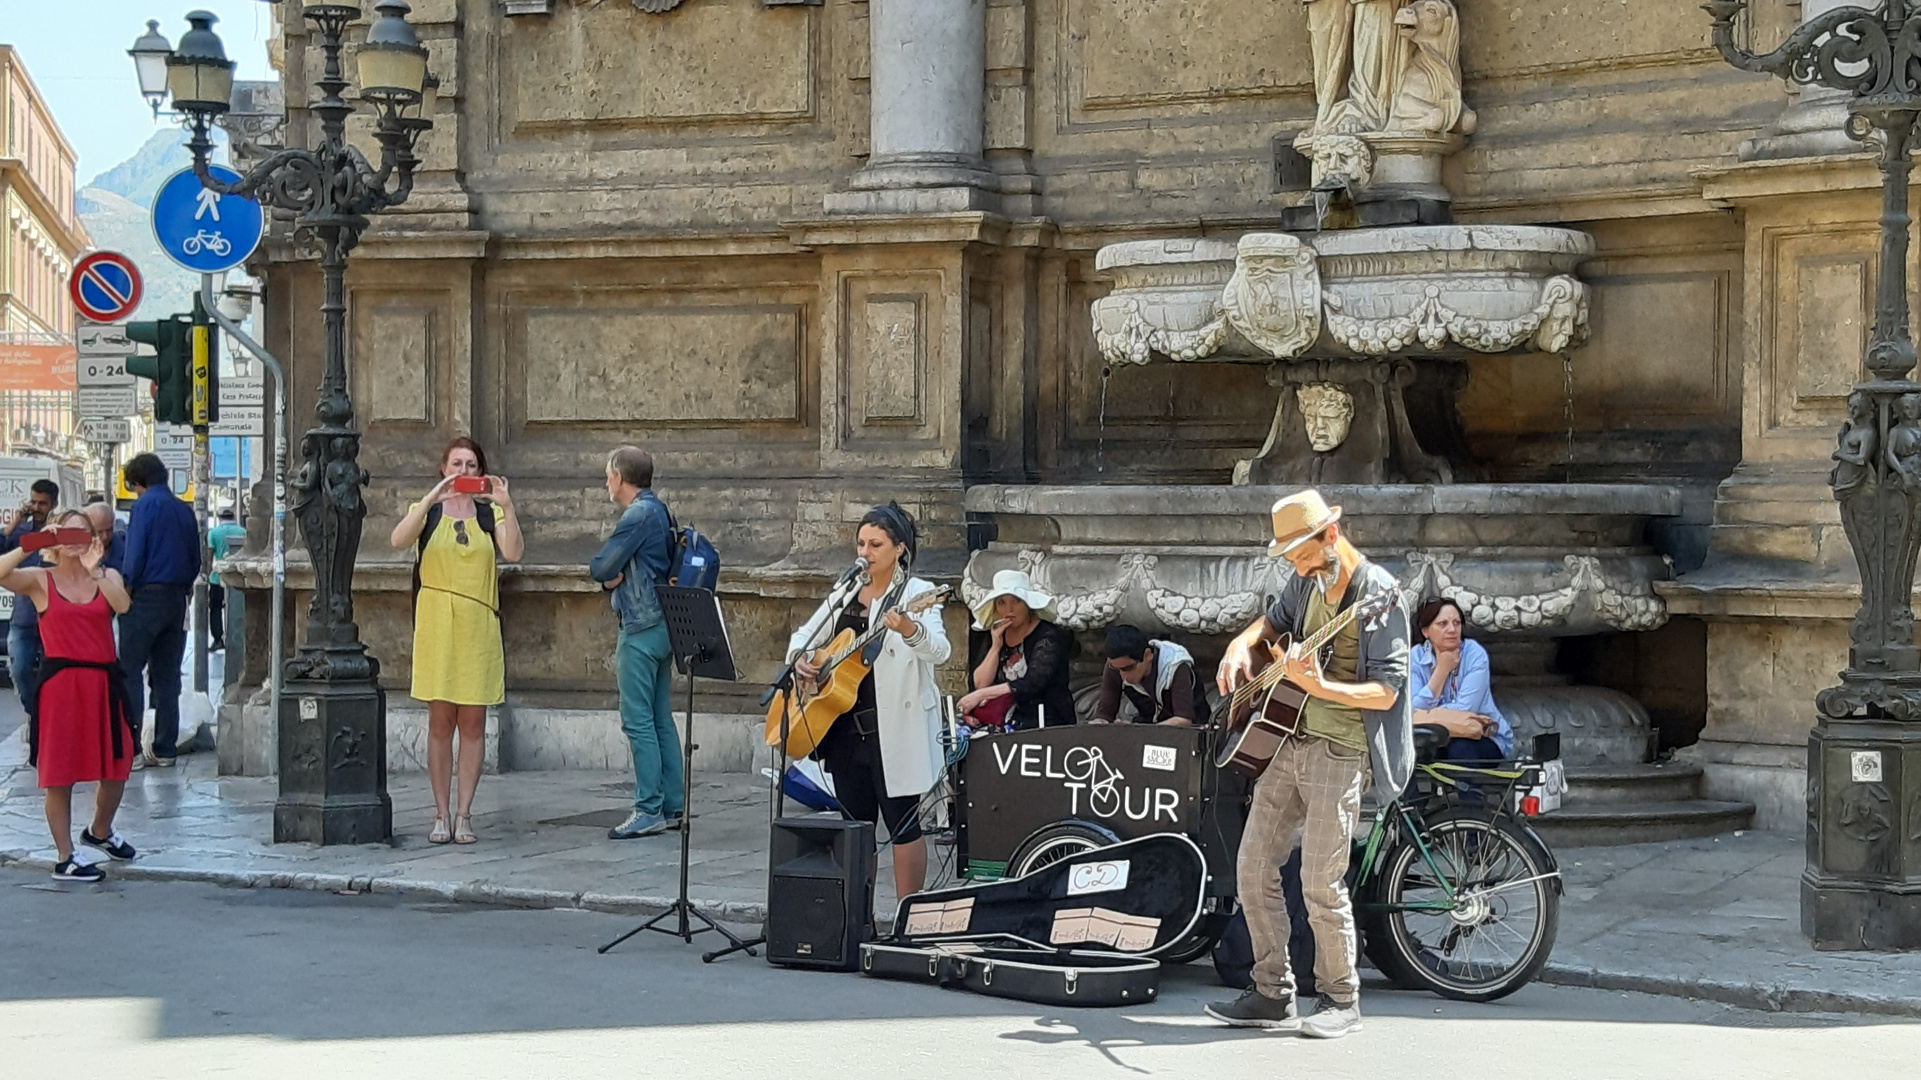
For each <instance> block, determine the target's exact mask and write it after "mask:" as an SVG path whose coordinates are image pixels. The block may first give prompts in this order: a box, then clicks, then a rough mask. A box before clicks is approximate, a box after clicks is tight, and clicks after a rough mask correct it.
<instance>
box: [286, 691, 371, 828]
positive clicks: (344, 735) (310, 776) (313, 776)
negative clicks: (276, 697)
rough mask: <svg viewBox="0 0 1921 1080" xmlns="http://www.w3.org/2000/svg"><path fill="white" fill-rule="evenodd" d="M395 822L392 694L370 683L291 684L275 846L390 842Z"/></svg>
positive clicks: (287, 706) (287, 692) (287, 704)
mask: <svg viewBox="0 0 1921 1080" xmlns="http://www.w3.org/2000/svg"><path fill="white" fill-rule="evenodd" d="M393 818H394V809H393V800H392V799H390V798H389V797H388V795H387V695H386V692H385V691H383V690H381V689H380V687H379V686H378V685H377V684H376V683H374V682H373V681H372V680H367V681H355V682H318V681H311V680H305V679H289V680H288V681H287V684H286V690H285V692H284V694H283V695H282V697H281V699H280V797H279V799H277V800H276V801H275V802H274V808H273V839H274V843H276V844H287V843H296V844H323V845H324V844H378V843H385V842H387V841H390V840H392V839H393V832H394V828H393Z"/></svg>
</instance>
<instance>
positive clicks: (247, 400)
mask: <svg viewBox="0 0 1921 1080" xmlns="http://www.w3.org/2000/svg"><path fill="white" fill-rule="evenodd" d="M266 433H267V379H266V376H264V375H228V376H223V377H222V378H221V380H220V422H219V423H217V424H214V425H213V426H211V427H209V428H208V429H207V434H209V435H217V436H230V435H235V436H240V437H243V438H245V437H257V436H262V435H265V434H266Z"/></svg>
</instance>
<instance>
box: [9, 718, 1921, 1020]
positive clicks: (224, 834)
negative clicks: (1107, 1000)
mask: <svg viewBox="0 0 1921 1080" xmlns="http://www.w3.org/2000/svg"><path fill="white" fill-rule="evenodd" d="M24 758H25V750H24V746H23V744H22V740H21V739H20V738H19V737H18V736H16V737H14V738H13V739H10V740H8V741H7V742H5V743H4V744H0V864H6V863H18V864H21V865H22V866H23V867H30V868H37V867H44V866H50V865H51V863H52V859H53V852H52V845H51V841H50V838H49V837H48V835H47V832H46V826H45V821H44V818H43V817H42V814H41V807H40V793H39V790H38V789H37V788H36V787H35V786H34V780H33V772H32V770H31V769H29V768H27V767H26V766H25V760H24ZM180 761H181V764H180V766H179V767H177V768H174V769H169V770H157V769H156V770H144V771H141V772H138V773H135V774H134V778H133V781H132V783H131V784H130V785H129V786H128V792H127V800H126V805H125V808H124V810H123V811H122V814H121V817H120V819H119V822H118V827H119V829H120V831H121V833H122V835H124V836H125V837H126V838H127V839H128V840H129V841H130V842H132V843H133V844H134V845H135V846H137V847H139V848H140V850H141V855H140V858H139V859H138V860H136V861H134V862H132V863H128V864H124V865H116V866H113V867H112V868H110V870H109V873H110V874H111V875H113V876H115V877H119V878H125V879H139V878H152V879H171V880H194V881H207V882H213V883H218V884H225V885H240V886H249V887H274V888H294V889H314V890H325V891H340V890H355V891H361V892H373V893H388V894H398V895H407V896H413V897H416V898H420V897H433V898H438V899H446V900H454V901H465V902H472V903H480V904H495V905H509V906H519V907H539V908H581V909H587V910H593V911H605V912H614V913H621V914H637V915H638V914H651V913H654V912H657V911H660V910H663V909H664V908H665V907H666V905H667V904H668V903H669V902H670V901H671V900H672V898H673V896H674V895H675V894H676V892H677V890H678V888H679V880H678V868H679V855H680V841H679V837H678V834H675V833H664V834H661V835H659V836H654V837H649V838H646V839H642V840H630V841H618V842H617V841H610V840H608V839H607V838H606V831H607V829H608V827H609V826H611V825H612V824H614V823H616V822H618V821H619V820H620V819H621V818H622V817H624V816H625V815H626V811H627V808H628V806H629V799H630V797H631V790H632V789H631V782H630V781H629V780H627V779H626V778H625V777H623V776H621V775H619V774H615V773H590V772H551V773H509V774H504V775H499V776H488V777H486V778H484V779H483V780H482V782H481V785H480V793H479V795H478V797H477V800H476V804H475V811H476V812H475V816H474V828H475V831H476V832H477V833H478V834H479V835H480V838H481V839H480V842H479V843H477V844H474V845H472V846H466V847H463V846H457V845H447V846H437V845H432V844H429V843H427V839H426V837H427V829H428V827H429V826H430V824H431V819H432V816H433V813H432V807H433V801H432V797H431V795H430V794H429V792H428V789H427V784H426V780H425V778H424V777H422V776H419V775H417V774H410V775H403V776H399V777H396V778H395V780H394V782H393V784H392V785H391V788H390V792H391V795H392V798H393V802H394V828H395V832H396V834H397V839H396V841H395V842H394V843H393V844H392V845H391V846H390V845H385V844H380V845H365V846H357V847H332V848H314V847H308V846H304V845H275V844H272V843H269V842H268V838H269V836H270V835H271V832H272V818H273V799H274V782H273V781H272V780H268V779H254V778H231V777H229V778H222V777H218V776H215V775H214V774H213V773H214V760H213V755H211V754H195V755H190V756H185V757H182V758H181V759H180ZM88 797H89V796H88V795H86V794H85V793H84V792H83V793H82V794H80V795H79V796H77V797H76V800H75V801H76V804H77V806H76V817H80V816H82V815H83V814H84V810H83V809H82V808H83V807H85V806H86V804H87V799H88ZM790 805H791V804H790ZM693 806H694V811H695V815H696V816H695V819H694V824H693V838H692V856H691V876H690V889H689V891H690V893H691V895H692V896H693V897H694V900H695V902H696V905H697V906H698V907H700V908H702V909H704V910H706V911H708V912H709V913H710V914H712V915H714V916H715V917H717V918H725V919H728V920H730V921H733V922H738V923H743V924H749V925H751V924H755V923H758V922H759V921H760V919H761V917H762V913H763V911H764V906H763V904H764V900H765V894H766V874H767V863H766V851H767V823H768V816H769V815H768V809H767V788H766V784H765V781H764V780H763V779H762V778H760V777H758V776H755V775H752V774H744V773H698V774H696V777H695V784H694V800H693ZM933 851H934V855H935V857H936V860H937V862H938V861H940V859H941V856H943V855H946V854H949V852H948V849H945V848H942V847H939V846H936V847H935V848H934V849H933ZM1801 852H1802V847H1801V843H1800V841H1799V839H1798V838H1795V837H1788V836H1780V835H1774V834H1768V833H1757V832H1748V833H1740V834H1734V835H1730V836H1723V837H1718V838H1711V839H1703V840H1687V841H1675V842H1670V843H1659V844H1637V845H1629V846H1624V847H1613V848H1574V849H1564V850H1562V851H1560V852H1557V855H1558V856H1559V858H1560V861H1561V867H1562V870H1563V872H1564V874H1565V877H1566V884H1567V895H1566V897H1565V899H1564V901H1563V904H1562V908H1561V924H1560V934H1559V938H1558V941H1557V943H1556V946H1555V950H1554V955H1553V959H1552V961H1551V963H1550V965H1549V967H1548V970H1547V972H1546V973H1545V974H1544V976H1543V978H1544V979H1545V980H1546V981H1549V982H1554V983H1561V984H1567V985H1576V986H1596V987H1601V988H1605V989H1612V990H1635V991H1641V992H1648V993H1659V994H1669V995H1678V996H1683V997H1693V998H1701V999H1706V1000H1713V1001H1719V1002H1724V1003H1727V1004H1733V1005H1740V1006H1744V1007H1749V1008H1761V1009H1772V1010H1789V1011H1797V1012H1803V1011H1852V1012H1869V1013H1884V1014H1893V1015H1911V1016H1921V955H1915V954H1909V955H1890V954H1879V953H1818V952H1815V951H1813V950H1812V949H1810V948H1809V947H1808V946H1807V945H1806V944H1805V943H1804V942H1803V941H1802V939H1801V937H1800V909H1799V887H1800V873H1801V868H1802V854H1801ZM938 876H944V875H938ZM878 877H879V890H880V894H881V895H880V898H879V902H878V904H877V907H878V908H879V909H880V913H881V914H882V915H883V916H886V915H888V914H890V913H891V912H892V910H893V907H894V898H893V895H892V893H893V889H892V875H891V873H890V872H889V871H888V869H887V868H886V866H885V864H883V867H882V870H881V872H880V874H879V876H878Z"/></svg>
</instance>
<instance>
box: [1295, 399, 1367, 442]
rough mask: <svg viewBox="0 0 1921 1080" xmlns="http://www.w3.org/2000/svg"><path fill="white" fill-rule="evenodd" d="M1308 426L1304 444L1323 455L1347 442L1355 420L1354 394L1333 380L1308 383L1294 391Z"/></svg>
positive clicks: (1303, 419)
mask: <svg viewBox="0 0 1921 1080" xmlns="http://www.w3.org/2000/svg"><path fill="white" fill-rule="evenodd" d="M1294 397H1295V400H1296V401H1298V402H1299V403H1300V406H1301V421H1302V423H1303V424H1304V425H1305V426H1306V427H1307V444H1308V445H1309V446H1311V447H1313V448H1314V452H1315V453H1317V454H1325V453H1327V452H1329V451H1331V450H1334V449H1336V448H1338V447H1339V446H1340V445H1341V444H1342V443H1344V442H1346V441H1347V432H1348V427H1349V426H1350V425H1351V424H1353V422H1354V396H1353V395H1352V394H1349V393H1348V392H1347V391H1346V390H1343V389H1341V388H1340V387H1339V386H1336V385H1334V384H1333V383H1309V384H1307V385H1306V386H1302V387H1300V388H1298V389H1296V390H1295V391H1294Z"/></svg>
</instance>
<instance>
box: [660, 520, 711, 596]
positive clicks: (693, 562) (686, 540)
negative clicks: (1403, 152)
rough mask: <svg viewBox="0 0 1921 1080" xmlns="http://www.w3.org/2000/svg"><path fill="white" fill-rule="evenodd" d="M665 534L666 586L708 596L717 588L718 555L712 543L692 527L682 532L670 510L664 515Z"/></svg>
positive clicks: (683, 529) (682, 529)
mask: <svg viewBox="0 0 1921 1080" xmlns="http://www.w3.org/2000/svg"><path fill="white" fill-rule="evenodd" d="M666 505H667V504H666V503H665V502H662V503H661V506H662V507H665V506H666ZM667 532H668V538H667V584H669V585H679V586H682V587H684V588H689V589H706V590H707V591H709V592H712V591H713V589H714V587H715V586H716V585H718V584H720V552H719V551H717V550H715V548H714V542H713V541H711V540H709V539H707V537H705V536H703V535H701V533H700V531H699V530H697V529H695V528H693V527H692V526H688V527H686V528H682V527H681V526H680V523H679V522H677V521H675V520H674V512H673V511H672V510H669V511H667Z"/></svg>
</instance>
